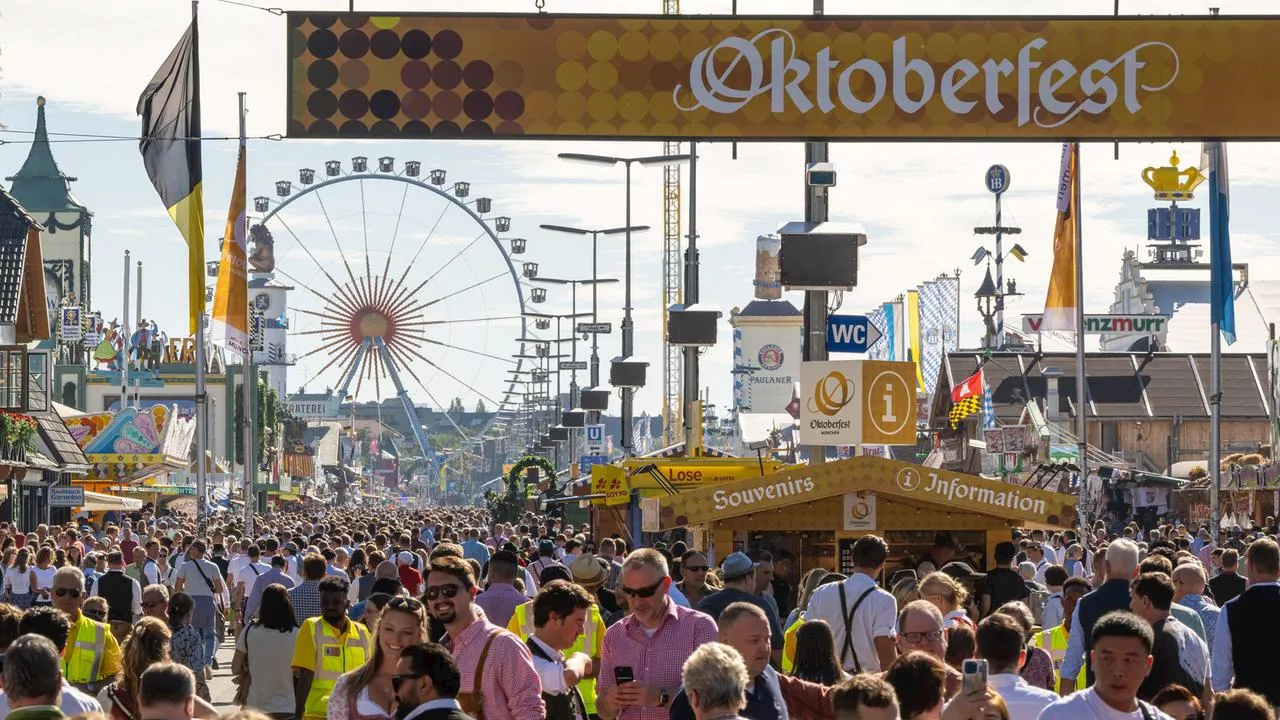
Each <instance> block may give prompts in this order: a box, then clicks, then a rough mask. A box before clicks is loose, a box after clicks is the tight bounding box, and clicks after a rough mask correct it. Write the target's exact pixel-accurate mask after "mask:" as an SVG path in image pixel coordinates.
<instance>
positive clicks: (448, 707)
mask: <svg viewBox="0 0 1280 720" xmlns="http://www.w3.org/2000/svg"><path fill="white" fill-rule="evenodd" d="M461 684H462V676H461V674H460V673H459V672H458V666H457V665H456V664H454V662H453V657H452V656H450V655H449V651H448V650H446V649H444V647H443V646H441V645H437V644H436V643H423V644H421V645H410V646H409V647H407V648H405V649H404V650H401V651H400V660H399V662H397V663H396V674H395V675H392V676H391V687H392V689H393V690H395V694H396V718H397V719H398V720H472V718H471V716H470V715H468V714H466V713H465V712H463V711H462V706H461V705H459V704H458V700H457V697H458V689H459V688H460V687H461Z"/></svg>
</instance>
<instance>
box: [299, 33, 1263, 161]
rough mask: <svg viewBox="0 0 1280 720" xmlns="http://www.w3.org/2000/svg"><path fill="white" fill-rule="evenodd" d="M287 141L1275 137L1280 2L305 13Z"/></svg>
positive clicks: (300, 35)
mask: <svg viewBox="0 0 1280 720" xmlns="http://www.w3.org/2000/svg"><path fill="white" fill-rule="evenodd" d="M288 26H289V30H288V32H289V42H288V47H289V67H288V77H289V80H288V83H289V108H288V115H289V124H288V134H289V137H295V138H357V137H385V138H392V137H404V138H422V137H446V138H453V137H475V138H489V137H508V138H512V137H528V138H546V137H607V138H629V137H633V138H658V137H666V138H683V139H693V138H737V139H760V140H764V139H793V138H827V139H839V138H851V139H852V138H863V139H877V138H878V139H904V140H905V139H947V140H998V139H1037V138H1039V139H1051V138H1073V139H1074V138H1083V139H1088V138H1100V139H1103V138H1105V139H1112V138H1125V139H1155V138H1203V137H1216V138H1232V139H1247V138H1255V139H1262V138H1276V137H1280V124H1277V123H1276V122H1275V118H1276V117H1277V116H1280V73H1276V72H1274V71H1273V68H1274V59H1273V54H1274V53H1273V51H1274V45H1275V42H1274V38H1276V37H1280V18H1262V17H1158V18H1153V17H1133V18H1116V17H1059V18H1048V17H920V16H917V17H899V18H895V17H875V18H852V17H835V16H826V17H748V16H681V17H678V18H673V17H662V16H618V15H610V16H602V15H551V14H536V15H472V14H444V13H441V14H433V15H425V14H402V15H371V14H360V13H318V12H290V13H288Z"/></svg>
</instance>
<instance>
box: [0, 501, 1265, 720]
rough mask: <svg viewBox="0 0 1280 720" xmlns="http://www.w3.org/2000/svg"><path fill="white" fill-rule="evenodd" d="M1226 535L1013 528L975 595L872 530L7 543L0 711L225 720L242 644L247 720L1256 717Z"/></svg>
mask: <svg viewBox="0 0 1280 720" xmlns="http://www.w3.org/2000/svg"><path fill="white" fill-rule="evenodd" d="M1268 527H1269V528H1273V524H1272V523H1268ZM1225 535H1226V536H1225V537H1224V538H1223V539H1224V542H1223V544H1222V547H1218V546H1217V545H1215V544H1214V543H1213V542H1212V541H1211V540H1210V539H1209V533H1208V531H1207V529H1205V528H1197V530H1196V531H1195V532H1191V531H1189V530H1188V529H1187V528H1185V527H1182V526H1164V527H1160V528H1157V529H1152V530H1149V531H1146V532H1143V531H1142V530H1141V529H1139V528H1138V527H1137V526H1136V525H1130V526H1128V527H1125V528H1123V530H1122V531H1121V532H1109V531H1108V530H1107V529H1106V528H1105V527H1102V526H1101V525H1099V526H1097V527H1094V528H1090V529H1089V532H1088V533H1080V532H1077V531H1065V532H1061V533H1045V532H1044V531H1041V530H1033V531H1031V532H1029V533H1022V532H1018V531H1014V532H1013V533H1012V535H1011V536H1010V539H1009V540H1008V541H1005V542H999V543H997V544H996V545H995V548H994V553H993V557H992V558H991V561H990V562H989V563H983V564H986V565H987V566H988V567H987V569H986V571H985V572H980V571H978V570H976V569H975V567H974V565H975V564H978V563H979V561H978V558H980V557H981V555H980V554H975V553H967V552H966V551H965V549H964V548H961V547H958V546H957V544H956V543H955V542H954V541H953V540H952V539H951V537H950V536H949V535H947V534H946V533H939V534H938V536H937V538H936V539H935V541H934V543H933V547H932V548H930V549H929V550H928V552H926V553H924V554H923V556H922V557H918V558H904V556H903V555H902V554H901V553H898V554H894V553H891V550H890V548H889V546H888V544H887V543H886V541H885V540H884V539H882V538H880V537H878V536H876V535H864V536H862V537H860V538H858V539H857V541H856V542H855V543H854V544H853V547H852V555H851V560H852V572H850V573H848V574H847V575H846V574H841V573H836V572H830V571H829V570H826V569H822V568H809V569H806V572H805V573H804V574H803V576H801V577H796V572H797V570H799V568H797V567H796V558H795V557H794V556H792V555H791V554H790V553H788V552H786V551H785V550H778V549H771V548H766V547H754V548H745V549H743V550H740V551H735V552H731V553H728V554H727V555H726V556H724V557H723V558H720V559H719V560H718V561H716V559H715V558H713V557H712V556H711V555H710V554H709V553H707V552H703V551H700V550H698V549H693V548H690V547H688V546H687V544H686V543H685V542H683V541H679V540H673V541H672V542H670V544H669V545H668V544H667V543H666V542H654V543H653V546H652V547H631V546H630V545H629V544H628V542H627V540H626V539H623V538H621V537H617V536H614V537H600V538H596V537H593V536H592V534H591V532H590V531H589V528H586V527H577V528H575V527H574V526H573V525H571V524H567V523H564V522H562V521H560V520H557V519H552V518H547V517H543V516H536V515H534V514H532V513H526V515H525V517H524V518H522V520H521V521H520V522H519V523H494V522H491V519H490V518H489V517H487V516H486V514H485V511H484V510H483V509H481V508H477V507H448V508H397V509H387V508H382V509H379V510H378V511H376V512H375V511H373V510H359V509H351V508H337V509H335V508H317V509H314V510H310V511H295V512H279V513H274V514H271V515H267V516H260V517H258V518H256V522H255V530H254V531H253V532H248V533H247V532H245V531H244V527H243V526H242V525H241V523H240V522H239V520H237V519H234V518H230V517H229V516H217V517H215V518H214V519H213V520H212V521H211V522H210V523H209V525H208V526H207V527H205V528H203V529H202V530H200V531H197V528H196V526H195V523H194V522H193V521H192V520H191V519H189V518H182V517H178V516H166V517H155V516H152V515H151V514H150V513H144V514H139V515H135V516H133V517H129V518H111V519H108V522H106V523H103V524H100V525H98V526H97V527H94V526H90V525H88V524H83V525H82V524H79V523H72V524H68V525H66V526H54V527H46V526H40V527H39V528H37V529H36V531H35V532H32V533H27V534H22V533H18V532H16V531H14V530H13V529H12V528H10V527H7V526H5V525H3V524H0V564H3V567H4V570H3V578H4V580H3V597H2V598H0V600H2V601H3V602H2V603H0V653H3V654H0V663H2V666H0V678H2V680H3V692H0V718H4V717H10V718H17V719H18V720H43V719H44V718H58V717H68V716H70V717H77V718H92V719H95V720H96V719H97V718H111V719H113V720H168V719H170V718H172V719H174V720H178V719H179V718H181V719H184V720H185V719H186V718H193V717H200V718H216V717H219V714H218V710H217V708H216V707H215V705H214V704H213V701H214V698H212V697H211V696H210V690H209V680H210V679H211V677H212V672H213V670H215V669H218V658H217V650H218V648H219V647H220V646H221V645H222V644H223V643H224V642H227V643H231V642H233V643H234V648H235V650H234V655H233V659H232V662H231V668H230V670H231V673H232V677H233V681H234V683H235V687H236V688H237V693H236V697H235V699H234V702H233V703H232V704H234V705H235V706H238V707H240V709H239V710H237V711H234V712H233V713H230V714H226V715H223V717H235V718H237V719H238V720H254V719H259V720H260V719H261V718H264V717H270V718H276V719H279V720H284V719H291V720H321V719H326V718H327V719H329V720H374V719H376V718H391V717H395V718H401V719H402V720H408V719H410V718H425V719H426V720H467V719H468V718H476V719H478V720H542V719H543V718H546V719H547V720H667V719H670V720H694V719H696V720H730V719H732V718H747V719H749V720H789V719H790V718H796V720H893V719H895V718H901V719H902V720H1037V719H1039V720H1122V718H1130V719H1131V720H1275V718H1276V715H1275V707H1276V706H1277V705H1278V704H1280V673H1277V672H1275V671H1274V670H1272V669H1269V663H1268V661H1267V657H1268V656H1269V653H1270V651H1271V649H1272V648H1274V647H1277V646H1280V645H1278V644H1277V643H1278V642H1280V637H1273V635H1275V634H1280V629H1277V628H1278V627H1280V624H1277V623H1274V622H1270V621H1269V620H1268V618H1269V617H1271V616H1273V615H1275V614H1276V613H1277V612H1280V583H1278V580H1280V546H1278V545H1277V544H1276V541H1275V538H1274V534H1271V535H1268V534H1267V533H1265V532H1262V531H1252V532H1243V531H1230V532H1227V533H1226V534H1225ZM971 563H973V564H971ZM890 567H892V572H890V571H889V568H890ZM218 700H220V701H222V702H221V703H220V704H226V701H227V700H228V699H227V698H219V699H218Z"/></svg>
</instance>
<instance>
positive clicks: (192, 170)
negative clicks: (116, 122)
mask: <svg viewBox="0 0 1280 720" xmlns="http://www.w3.org/2000/svg"><path fill="white" fill-rule="evenodd" d="M199 47H200V44H199V38H198V33H197V31H196V19H195V18H192V19H191V26H190V27H188V28H187V32H186V33H184V34H183V36H182V39H181V40H179V41H178V44H177V46H176V47H174V48H173V52H171V53H169V57H168V58H166V59H165V61H164V64H163V65H161V66H160V69H159V70H157V71H156V74H155V77H153V78H151V82H150V83H148V84H147V89H146V90H143V91H142V96H141V97H139V98H138V115H139V116H141V117H142V142H141V143H139V149H140V150H141V151H142V162H143V163H144V164H145V165H146V167H147V175H148V176H149V177H150V178H151V184H152V185H155V186H156V192H158V193H160V199H161V200H163V201H164V206H165V207H166V208H168V210H169V216H170V217H172V218H173V222H174V223H175V224H177V226H178V231H179V232H181V233H182V237H183V238H185V239H186V241H187V302H188V304H189V306H190V307H189V310H190V316H191V332H192V333H193V334H194V333H195V332H196V324H197V322H198V321H199V318H200V316H201V314H202V313H204V306H205V297H204V292H205V291H204V275H205V272H204V200H203V190H202V188H201V186H200V182H201V179H202V168H201V163H200V53H199Z"/></svg>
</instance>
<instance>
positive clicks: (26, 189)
mask: <svg viewBox="0 0 1280 720" xmlns="http://www.w3.org/2000/svg"><path fill="white" fill-rule="evenodd" d="M44 108H45V100H44V98H43V97H38V98H36V131H35V135H34V137H33V138H32V141H31V150H30V152H28V153H27V160H26V162H24V163H23V164H22V168H21V169H20V170H18V172H17V174H16V175H14V176H12V177H8V178H5V180H7V181H9V182H10V183H12V185H11V186H10V187H9V192H10V194H12V195H13V196H14V198H16V199H17V200H18V202H19V203H21V204H22V206H23V207H25V208H26V209H27V212H29V213H31V216H32V217H34V218H35V219H36V220H38V221H39V222H40V224H42V225H44V227H45V234H44V237H43V239H42V241H41V250H42V252H43V255H44V271H45V281H44V284H45V295H46V299H47V301H48V303H49V318H50V319H51V320H52V319H54V318H57V317H58V306H59V305H63V304H66V305H79V306H81V307H82V308H85V311H86V312H87V309H88V308H89V307H90V305H91V299H92V298H91V295H90V285H89V260H90V242H89V237H90V233H91V230H92V224H93V213H91V212H89V210H88V208H86V207H85V206H84V205H83V204H81V203H80V201H79V200H77V199H76V197H75V195H74V194H73V193H72V192H71V183H73V182H75V181H76V178H74V177H71V176H69V175H66V174H64V173H63V172H62V170H60V169H59V168H58V163H57V161H55V160H54V159H53V150H52V149H51V148H50V147H49V131H48V128H47V126H46V124H45V113H44ZM64 300H65V303H64Z"/></svg>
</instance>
